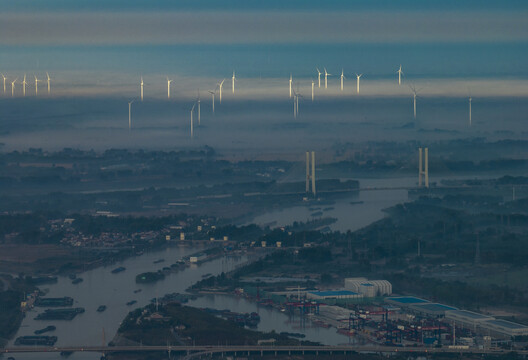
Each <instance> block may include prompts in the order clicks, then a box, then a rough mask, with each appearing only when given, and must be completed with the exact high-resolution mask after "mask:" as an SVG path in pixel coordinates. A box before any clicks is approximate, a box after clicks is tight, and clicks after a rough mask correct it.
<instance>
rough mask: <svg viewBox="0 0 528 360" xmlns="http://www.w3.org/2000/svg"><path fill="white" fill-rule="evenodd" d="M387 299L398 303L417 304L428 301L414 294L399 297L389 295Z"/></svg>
mask: <svg viewBox="0 0 528 360" xmlns="http://www.w3.org/2000/svg"><path fill="white" fill-rule="evenodd" d="M387 300H391V301H394V302H397V303H400V304H419V303H428V302H429V301H427V300H424V299H420V298H417V297H414V296H400V297H390V298H387Z"/></svg>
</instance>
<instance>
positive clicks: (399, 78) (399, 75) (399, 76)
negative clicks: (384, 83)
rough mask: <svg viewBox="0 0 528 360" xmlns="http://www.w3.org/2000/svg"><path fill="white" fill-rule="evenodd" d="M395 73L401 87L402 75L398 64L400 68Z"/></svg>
mask: <svg viewBox="0 0 528 360" xmlns="http://www.w3.org/2000/svg"><path fill="white" fill-rule="evenodd" d="M396 72H397V73H398V85H401V78H402V75H403V71H402V66H401V64H400V68H399V69H398V71H396Z"/></svg>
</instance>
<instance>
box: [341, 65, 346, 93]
mask: <svg viewBox="0 0 528 360" xmlns="http://www.w3.org/2000/svg"><path fill="white" fill-rule="evenodd" d="M344 79H346V78H345V74H344V72H343V69H341V91H343V80H344Z"/></svg>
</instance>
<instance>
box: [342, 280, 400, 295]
mask: <svg viewBox="0 0 528 360" xmlns="http://www.w3.org/2000/svg"><path fill="white" fill-rule="evenodd" d="M345 289H347V290H350V291H354V292H357V293H360V294H363V296H365V297H375V296H385V295H391V294H392V284H391V283H390V282H388V281H387V280H368V279H367V278H364V277H358V278H346V279H345Z"/></svg>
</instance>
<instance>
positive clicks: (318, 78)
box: [316, 68, 322, 87]
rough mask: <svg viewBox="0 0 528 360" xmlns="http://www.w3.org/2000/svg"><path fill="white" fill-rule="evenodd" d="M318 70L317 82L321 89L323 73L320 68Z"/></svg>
mask: <svg viewBox="0 0 528 360" xmlns="http://www.w3.org/2000/svg"><path fill="white" fill-rule="evenodd" d="M316 69H317V80H318V81H319V87H321V74H322V72H321V71H319V68H316Z"/></svg>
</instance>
